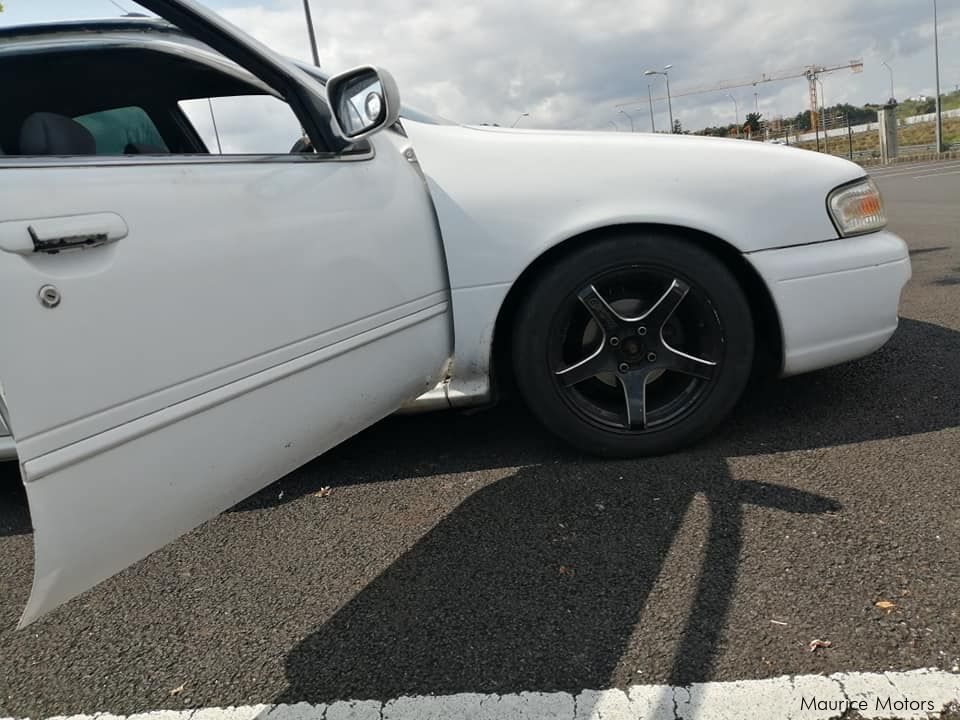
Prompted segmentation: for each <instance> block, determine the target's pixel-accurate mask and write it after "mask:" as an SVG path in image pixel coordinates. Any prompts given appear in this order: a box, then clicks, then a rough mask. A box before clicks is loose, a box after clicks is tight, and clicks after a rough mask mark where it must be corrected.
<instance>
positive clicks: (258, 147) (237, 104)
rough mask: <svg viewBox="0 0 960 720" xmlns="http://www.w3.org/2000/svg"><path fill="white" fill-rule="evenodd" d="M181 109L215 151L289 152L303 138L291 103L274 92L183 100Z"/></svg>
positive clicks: (212, 150)
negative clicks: (272, 93)
mask: <svg viewBox="0 0 960 720" xmlns="http://www.w3.org/2000/svg"><path fill="white" fill-rule="evenodd" d="M180 109H181V110H183V112H184V114H185V115H186V116H187V118H188V119H189V120H190V122H191V124H192V125H193V127H194V129H195V130H196V131H197V134H198V135H199V136H200V138H201V139H202V140H203V143H204V144H205V145H206V146H207V149H208V150H209V151H210V152H211V153H212V154H220V155H286V154H288V153H290V152H291V151H292V150H293V148H294V146H295V145H298V143H299V142H300V140H301V138H302V137H303V128H301V127H300V121H299V120H297V116H296V115H295V114H294V112H293V110H291V109H290V106H289V105H287V103H285V102H284V101H283V100H279V99H277V98H275V97H273V96H271V95H237V96H233V97H215V98H209V99H207V98H203V99H196V100H181V101H180ZM302 149H303V148H302V146H298V150H302Z"/></svg>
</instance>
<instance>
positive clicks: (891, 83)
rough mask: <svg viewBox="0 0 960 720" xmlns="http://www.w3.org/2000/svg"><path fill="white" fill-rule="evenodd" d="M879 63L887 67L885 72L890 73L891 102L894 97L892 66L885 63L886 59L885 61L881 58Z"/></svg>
mask: <svg viewBox="0 0 960 720" xmlns="http://www.w3.org/2000/svg"><path fill="white" fill-rule="evenodd" d="M880 64H881V65H883V66H884V67H885V68H886V69H887V72H889V73H890V102H893V100H894V97H893V68H892V67H890V66H889V65H887V61H886V60H881V61H880Z"/></svg>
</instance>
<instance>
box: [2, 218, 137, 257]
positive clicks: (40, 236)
mask: <svg viewBox="0 0 960 720" xmlns="http://www.w3.org/2000/svg"><path fill="white" fill-rule="evenodd" d="M128 233H129V230H128V228H127V223H126V222H125V221H124V219H123V218H122V217H120V216H119V215H117V214H116V213H107V212H105V213H90V214H88V215H65V216H63V217H51V218H37V219H34V220H9V221H7V222H2V223H0V250H4V251H6V252H10V253H18V254H20V255H30V254H32V253H49V254H55V253H58V252H60V251H61V250H78V249H83V248H91V247H97V246H98V245H104V244H105V243H108V242H116V241H117V240H122V239H123V238H125V237H126V236H127V234H128Z"/></svg>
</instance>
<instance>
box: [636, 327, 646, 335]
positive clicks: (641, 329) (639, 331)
mask: <svg viewBox="0 0 960 720" xmlns="http://www.w3.org/2000/svg"><path fill="white" fill-rule="evenodd" d="M646 334H647V329H646V328H645V327H644V326H643V325H641V326H640V327H638V328H637V335H646Z"/></svg>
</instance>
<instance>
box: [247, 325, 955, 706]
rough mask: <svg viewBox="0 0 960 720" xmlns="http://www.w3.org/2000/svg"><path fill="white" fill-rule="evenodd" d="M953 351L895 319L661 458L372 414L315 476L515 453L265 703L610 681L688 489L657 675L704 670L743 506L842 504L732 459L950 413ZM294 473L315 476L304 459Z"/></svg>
mask: <svg viewBox="0 0 960 720" xmlns="http://www.w3.org/2000/svg"><path fill="white" fill-rule="evenodd" d="M958 350H960V333H957V332H954V331H952V330H949V329H945V328H943V327H939V326H936V325H932V324H929V323H924V322H918V321H913V320H904V321H902V323H901V328H900V330H899V331H898V333H897V335H896V336H895V338H894V339H893V340H892V341H891V342H890V343H889V344H888V345H887V346H886V347H885V348H884V349H883V350H882V351H881V352H880V353H877V354H876V355H874V356H871V357H870V358H867V359H864V360H862V361H859V362H857V363H851V364H848V365H845V366H841V367H837V368H832V369H829V370H825V371H822V372H819V373H814V374H811V375H808V376H804V377H799V378H794V379H789V380H785V381H774V380H770V381H759V382H758V383H756V384H754V385H753V386H752V387H751V388H750V390H749V391H748V392H747V394H746V395H745V397H744V399H743V401H742V402H741V403H740V405H739V407H738V408H737V411H736V412H735V413H734V415H733V417H732V418H731V420H730V421H729V422H727V423H726V424H725V425H724V427H723V428H722V429H721V430H720V431H719V432H717V433H716V434H715V435H714V436H713V437H712V438H711V439H709V440H708V441H707V442H705V443H703V444H701V445H700V446H698V447H697V448H694V449H693V450H691V451H688V452H684V453H679V454H675V455H671V456H667V457H661V458H647V459H643V460H636V461H616V462H610V461H608V462H603V461H597V460H594V459H588V458H584V457H582V456H579V455H577V454H574V453H572V452H571V451H569V450H567V449H566V448H563V447H562V446H559V445H558V444H557V443H556V442H555V441H553V440H552V439H551V438H550V437H548V436H546V435H545V433H543V431H542V430H540V428H539V427H538V426H537V425H536V423H535V422H534V421H533V420H532V418H530V417H529V416H528V415H527V414H526V413H525V412H524V411H523V410H522V409H516V408H514V409H501V410H494V411H491V412H489V413H485V414H479V415H476V416H473V417H463V416H447V417H443V416H438V417H433V418H428V417H424V418H414V419H409V418H408V419H391V420H389V421H387V422H385V423H381V424H380V425H379V426H377V428H375V429H374V430H372V431H371V432H368V433H365V434H363V435H361V436H360V437H358V438H357V439H355V440H353V441H351V442H350V443H347V444H346V445H345V446H343V447H342V448H340V449H338V450H337V451H335V453H334V454H332V455H331V456H329V457H328V458H325V459H324V460H323V461H321V462H322V463H323V464H322V465H319V466H317V467H314V468H313V470H314V474H316V472H321V473H323V474H329V475H335V476H337V477H339V478H340V479H341V482H343V483H350V482H365V481H366V480H367V479H368V478H366V477H364V475H363V473H364V471H363V468H364V467H365V465H366V466H367V467H369V458H370V457H371V454H378V455H380V456H381V458H382V456H383V455H384V454H386V455H387V456H388V458H389V463H384V466H385V467H390V468H391V469H392V473H393V476H394V477H395V478H396V480H397V481H407V480H411V479H413V478H416V477H421V476H425V475H433V474H439V473H457V472H465V471H471V470H472V471H476V470H480V469H486V468H511V467H517V468H518V469H517V470H516V471H515V472H514V473H513V474H511V475H509V476H508V477H505V478H503V479H501V480H499V481H496V482H493V483H492V484H490V485H487V486H485V487H483V488H481V489H480V490H478V491H477V492H475V493H473V494H472V495H470V496H469V497H467V498H466V499H465V500H464V501H463V502H462V503H461V504H460V505H459V506H458V507H457V508H455V509H454V510H453V511H452V512H450V513H449V514H448V515H446V516H445V517H444V518H443V519H441V520H440V522H439V523H438V524H437V525H436V526H434V527H433V528H432V529H431V530H430V531H428V532H427V533H426V534H425V535H424V536H423V537H422V538H421V539H420V540H419V541H418V542H417V543H416V544H415V545H414V546H413V547H411V548H410V549H409V550H408V551H406V552H404V553H403V554H402V555H401V556H400V557H399V558H398V559H397V560H396V561H395V562H394V563H393V564H392V565H391V566H390V567H388V568H387V569H386V570H385V571H384V572H383V573H381V574H380V575H379V576H378V577H377V578H376V579H375V580H374V581H373V582H371V583H370V584H369V585H367V586H366V587H365V588H364V589H363V590H362V591H360V592H359V593H358V594H357V595H356V596H354V597H353V598H352V599H351V600H350V601H349V602H348V603H347V604H346V605H345V606H344V607H342V608H341V609H340V610H339V611H338V612H337V613H336V614H335V615H334V616H333V617H331V618H330V619H329V620H327V621H326V622H324V623H323V624H322V625H320V626H319V627H317V628H316V630H315V631H314V632H313V633H312V634H310V635H309V636H308V637H306V638H305V639H304V640H303V641H301V642H300V643H299V644H298V645H297V646H296V647H295V648H293V649H292V650H291V652H290V653H289V655H288V657H287V680H288V683H289V687H288V689H287V690H286V691H285V692H284V693H282V694H281V696H279V697H278V698H276V700H277V702H291V703H293V702H298V701H302V700H307V701H312V702H324V701H330V700H334V699H340V698H365V699H379V700H386V699H389V698H393V697H398V696H402V695H415V694H453V693H459V692H480V693H506V692H518V691H522V690H526V689H531V688H535V689H537V690H541V691H549V690H557V691H559V690H574V691H577V690H580V689H582V688H603V687H608V686H609V684H610V678H611V675H612V674H613V673H614V671H615V669H616V667H617V664H618V662H619V661H620V659H621V655H622V653H623V652H624V650H625V649H626V647H627V646H628V644H629V642H630V640H631V637H632V633H634V632H635V629H636V626H637V623H638V619H639V618H640V617H641V615H642V613H643V612H644V611H645V609H646V605H647V601H648V599H649V597H650V594H651V591H652V589H653V587H654V585H655V583H656V581H657V578H658V576H659V575H660V574H661V572H663V571H664V563H665V562H666V558H667V556H668V553H669V551H670V549H671V546H672V545H673V544H674V541H675V539H676V537H677V534H678V532H679V530H680V527H681V523H682V521H683V518H684V516H685V515H686V514H687V512H688V511H689V509H690V507H691V504H692V503H694V501H695V499H696V498H698V497H699V498H702V499H705V501H706V503H707V506H708V507H707V512H708V521H707V528H708V529H707V538H706V541H705V543H704V549H703V550H704V554H703V557H702V559H701V560H700V562H699V570H698V575H697V577H696V581H695V585H696V587H695V590H694V591H693V597H694V599H693V602H692V605H691V607H690V609H689V611H688V612H686V613H685V620H684V622H683V629H682V631H681V632H679V634H678V636H677V638H678V639H677V643H676V649H675V651H674V652H673V660H672V665H671V667H670V671H669V675H668V682H669V684H673V685H686V684H689V683H691V682H702V681H706V680H709V679H710V678H711V673H712V668H713V665H714V662H715V660H716V658H717V656H718V653H719V652H720V649H721V646H722V634H723V632H724V629H725V627H726V619H727V615H728V610H729V605H730V602H731V598H732V596H733V591H734V588H735V584H736V578H737V570H738V563H739V554H740V549H741V544H742V525H743V517H744V510H745V509H746V508H748V507H750V506H759V507H762V508H768V509H773V510H775V511H779V512H788V513H826V512H834V511H838V510H839V509H840V505H839V503H838V502H837V501H835V500H833V499H831V498H829V497H824V496H821V495H818V494H814V493H811V492H804V491H801V490H798V489H794V488H790V487H786V486H783V485H775V484H768V483H763V482H752V481H749V482H745V481H738V480H735V479H733V478H732V477H731V475H730V472H729V470H728V463H727V461H728V459H729V458H731V457H738V456H750V455H759V454H766V453H775V452H784V451H792V450H802V449H809V448H823V447H830V446H835V445H842V444H847V443H856V442H862V441H869V440H880V439H885V438H893V437H899V436H906V435H913V434H916V433H923V432H929V431H935V430H940V429H944V428H950V427H955V426H957V425H958V424H960V398H958V394H957V392H956V388H955V387H954V385H953V383H952V380H951V378H950V374H951V371H950V368H953V367H955V364H954V362H955V361H954V358H955V357H956V354H957V352H958ZM424 438H428V439H429V442H425V440H424ZM437 454H439V455H440V457H436V455H437ZM426 456H434V457H426ZM364 458H367V461H366V463H365V461H364ZM379 464H380V463H379V462H378V465H379ZM358 468H359V470H358ZM331 471H332V472H331ZM351 472H354V473H359V474H358V475H357V476H355V477H350V473H351ZM369 479H370V480H374V479H376V480H377V481H383V480H384V478H383V477H378V478H369ZM299 481H302V482H306V483H307V484H309V482H310V479H309V473H308V474H307V476H305V477H302V478H300V479H299V480H298V479H292V482H294V483H296V482H299ZM291 489H293V488H291ZM275 495H276V494H275V493H274V494H273V495H265V496H264V497H265V498H266V497H271V496H275ZM625 545H626V546H628V547H629V548H630V550H629V552H624V546H625ZM664 652H668V649H667V648H665V649H664Z"/></svg>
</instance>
